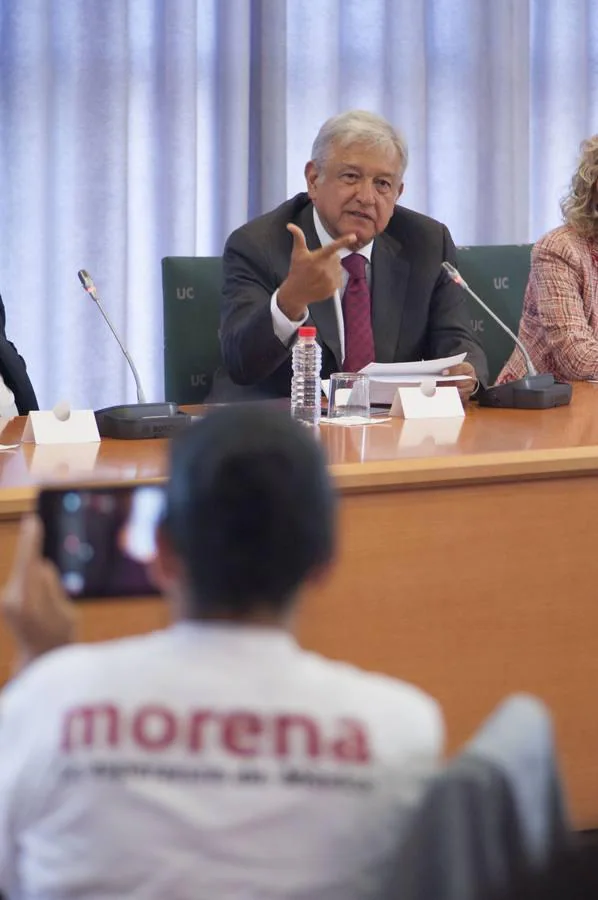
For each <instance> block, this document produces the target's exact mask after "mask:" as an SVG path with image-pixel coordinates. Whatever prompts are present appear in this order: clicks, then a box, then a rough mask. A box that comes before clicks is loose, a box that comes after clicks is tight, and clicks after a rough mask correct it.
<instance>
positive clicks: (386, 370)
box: [361, 353, 465, 378]
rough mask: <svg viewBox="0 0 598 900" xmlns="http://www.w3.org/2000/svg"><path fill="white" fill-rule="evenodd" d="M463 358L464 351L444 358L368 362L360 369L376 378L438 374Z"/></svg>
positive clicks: (456, 364)
mask: <svg viewBox="0 0 598 900" xmlns="http://www.w3.org/2000/svg"><path fill="white" fill-rule="evenodd" d="M464 359H465V353H459V354H457V356H446V357H445V358H444V359H422V360H420V361H419V362H402V363H375V362H373V363H368V365H367V366H365V367H364V368H363V369H362V370H361V371H362V372H365V374H366V375H369V376H370V378H376V377H378V376H379V375H440V373H441V372H442V371H443V369H450V367H451V366H458V365H459V363H462V362H463V360H464Z"/></svg>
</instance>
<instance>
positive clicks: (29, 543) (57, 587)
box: [2, 516, 76, 669]
mask: <svg viewBox="0 0 598 900" xmlns="http://www.w3.org/2000/svg"><path fill="white" fill-rule="evenodd" d="M42 541H43V535H42V524H41V522H40V520H39V518H38V517H37V516H26V517H25V518H24V519H23V521H22V522H21V531H20V536H19V543H18V546H17V552H16V555H15V560H14V563H13V566H12V570H11V574H10V578H9V580H8V582H7V584H6V587H5V588H4V592H3V595H2V611H3V613H4V618H5V620H6V624H7V625H8V627H9V629H10V631H11V632H12V635H13V637H14V640H15V644H16V646H17V653H18V656H17V669H21V668H23V667H24V666H26V665H27V664H28V663H30V662H32V661H33V660H34V659H37V657H38V656H42V655H43V654H44V653H47V652H48V651H49V650H54V649H56V648H57V647H62V646H63V645H64V644H68V643H70V642H71V641H72V640H73V639H74V636H75V618H76V616H75V609H74V607H73V605H72V603H71V602H70V601H69V600H68V598H67V597H66V594H65V592H64V589H63V587H62V584H61V583H60V580H59V577H58V574H57V572H56V568H55V567H54V566H53V565H51V564H50V563H49V562H48V560H46V559H44V558H43V557H42Z"/></svg>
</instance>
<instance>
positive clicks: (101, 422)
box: [77, 269, 191, 438]
mask: <svg viewBox="0 0 598 900" xmlns="http://www.w3.org/2000/svg"><path fill="white" fill-rule="evenodd" d="M77 275H78V277H79V281H80V282H81V284H82V286H83V290H84V291H85V292H86V293H87V294H88V295H89V296H90V297H91V299H92V300H93V302H94V303H95V304H96V306H97V307H98V309H99V310H100V313H101V314H102V317H103V319H104V321H105V322H106V324H107V325H108V327H109V329H110V331H111V332H112V334H113V335H114V337H115V339H116V342H117V344H118V346H119V347H120V349H121V350H122V352H123V355H124V357H125V359H126V361H127V363H128V364H129V368H130V369H131V372H132V373H133V378H134V379H135V386H136V388H137V403H136V404H135V403H134V404H127V405H125V406H109V407H106V409H99V410H97V411H96V412H95V417H96V422H97V425H98V431H99V432H100V434H101V436H102V437H113V438H157V437H170V435H171V434H173V433H174V432H175V431H178V430H179V428H180V427H181V426H182V425H187V424H188V423H189V422H191V416H188V415H187V414H186V413H183V412H181V410H179V408H178V406H177V405H176V403H147V402H146V399H145V393H144V391H143V387H142V386H141V379H140V378H139V373H138V371H137V367H136V366H135V363H134V362H133V360H132V359H131V357H130V356H129V353H128V352H127V350H126V348H125V345H124V344H123V342H122V341H121V339H120V337H119V336H118V333H117V331H116V329H115V327H114V325H113V324H112V322H111V321H110V317H109V316H108V313H107V312H106V310H105V309H104V306H103V304H102V301H101V300H100V298H99V296H98V291H97V288H96V286H95V284H94V283H93V280H92V278H91V276H90V275H89V273H88V272H86V271H85V269H80V270H79V272H77Z"/></svg>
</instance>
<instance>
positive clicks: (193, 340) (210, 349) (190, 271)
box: [162, 244, 531, 403]
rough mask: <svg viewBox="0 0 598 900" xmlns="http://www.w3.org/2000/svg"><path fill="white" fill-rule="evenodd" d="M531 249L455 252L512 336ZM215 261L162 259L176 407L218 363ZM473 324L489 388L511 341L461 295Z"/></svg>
mask: <svg viewBox="0 0 598 900" xmlns="http://www.w3.org/2000/svg"><path fill="white" fill-rule="evenodd" d="M530 253H531V245H529V244H517V245H512V246H488V247H459V248H458V250H457V260H458V264H459V271H460V272H461V274H462V275H463V277H464V278H465V280H466V281H467V282H468V284H469V285H470V287H471V288H472V290H474V291H475V292H476V293H477V294H479V295H480V297H481V298H482V300H484V302H485V303H487V304H488V306H489V307H490V308H491V309H492V310H493V311H494V312H496V314H497V315H498V316H500V318H501V319H502V320H503V321H504V322H505V323H506V324H507V325H508V326H509V328H511V329H512V330H513V331H514V332H515V333H517V329H518V327H519V319H520V318H521V308H522V305H523V295H524V293H525V287H526V284H527V279H528V275H529V267H530ZM221 285H222V259H221V257H218V256H215V257H195V256H166V257H165V258H164V259H163V260H162V290H163V298H164V389H165V397H166V399H167V400H172V401H173V402H175V403H202V402H203V400H205V398H206V396H207V394H208V393H209V391H210V388H211V386H212V378H213V375H214V372H215V371H216V369H217V368H218V366H219V365H221V362H222V358H221V355H220V341H219V339H218V328H219V323H220V297H221ZM467 303H468V307H469V311H470V315H471V326H472V328H473V330H474V332H475V333H476V334H477V336H478V338H479V340H480V342H481V344H482V346H483V348H484V350H485V351H486V356H487V357H488V367H489V371H490V383H491V384H492V383H493V382H494V380H495V378H496V376H497V375H498V373H499V372H500V370H501V368H502V367H503V365H504V363H505V362H506V361H507V359H508V358H509V356H510V355H511V353H512V351H513V342H512V340H511V339H510V338H509V337H508V335H506V334H505V333H504V331H503V330H502V329H501V328H499V326H498V325H497V324H496V322H494V320H493V319H492V318H491V317H490V316H489V315H488V314H487V313H486V312H485V311H484V310H483V309H482V308H481V307H480V306H478V304H477V303H475V301H474V300H472V299H471V298H470V297H467Z"/></svg>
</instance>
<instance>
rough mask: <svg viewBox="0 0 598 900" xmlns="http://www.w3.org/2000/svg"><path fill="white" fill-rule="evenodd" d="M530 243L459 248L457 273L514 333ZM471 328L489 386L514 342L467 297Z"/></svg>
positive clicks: (517, 321)
mask: <svg viewBox="0 0 598 900" xmlns="http://www.w3.org/2000/svg"><path fill="white" fill-rule="evenodd" d="M530 255H531V245H530V244H513V245H510V246H509V245H505V246H494V247H491V246H488V247H459V248H458V249H457V260H458V264H459V271H460V272H461V274H462V275H463V278H464V279H465V281H466V282H467V283H468V284H469V286H470V288H471V289H472V290H473V291H475V293H476V294H478V295H479V296H480V298H481V299H482V300H483V301H484V303H486V305H487V306H489V307H490V309H491V310H492V311H493V312H495V313H496V315H497V316H499V317H500V318H501V319H502V320H503V322H504V323H505V324H506V325H508V326H509V328H510V329H511V330H512V331H514V332H515V334H517V331H518V328H519V320H520V319H521V310H522V307H523V296H524V294H525V288H526V285H527V279H528V276H529V269H530ZM467 303H468V307H469V312H470V316H471V327H472V328H473V330H474V332H475V334H476V335H477V337H478V339H479V341H480V343H481V344H482V347H483V348H484V350H485V352H486V356H487V358H488V369H489V372H490V384H493V383H494V381H495V379H496V376H497V375H498V373H499V372H500V370H501V369H502V367H503V365H504V364H505V362H506V361H507V359H508V358H509V356H510V355H511V353H512V352H513V349H514V346H515V345H514V343H513V341H512V340H511V338H510V337H509V336H508V335H507V334H505V332H504V331H503V330H502V328H500V327H499V326H498V325H497V324H496V322H495V321H494V319H492V317H491V316H489V315H488V313H487V312H485V310H483V309H482V307H481V306H479V305H478V304H477V303H476V302H475V301H474V300H472V298H471V297H469V296H468V297H467Z"/></svg>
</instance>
